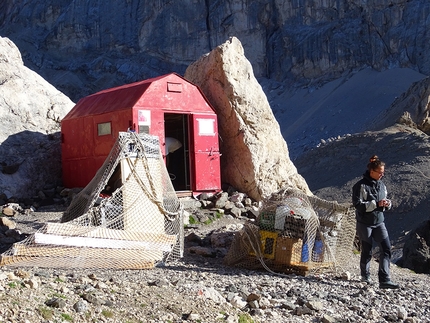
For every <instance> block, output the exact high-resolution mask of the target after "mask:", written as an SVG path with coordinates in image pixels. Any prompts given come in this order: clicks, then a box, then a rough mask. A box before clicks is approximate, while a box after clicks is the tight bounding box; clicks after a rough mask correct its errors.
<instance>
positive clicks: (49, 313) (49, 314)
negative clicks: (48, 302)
mask: <svg viewBox="0 0 430 323" xmlns="http://www.w3.org/2000/svg"><path fill="white" fill-rule="evenodd" d="M37 310H38V311H39V313H40V315H42V317H43V318H44V319H45V320H51V319H52V318H53V317H54V311H53V310H51V309H50V308H47V307H39V308H38V309H37Z"/></svg>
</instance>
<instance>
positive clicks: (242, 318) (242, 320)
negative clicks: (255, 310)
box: [237, 313, 255, 323]
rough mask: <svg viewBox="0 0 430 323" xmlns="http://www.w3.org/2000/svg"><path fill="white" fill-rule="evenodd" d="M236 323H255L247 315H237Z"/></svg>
mask: <svg viewBox="0 0 430 323" xmlns="http://www.w3.org/2000/svg"><path fill="white" fill-rule="evenodd" d="M237 322H238V323H255V322H254V320H253V319H252V317H251V316H250V315H249V314H248V313H241V314H239V320H238V321H237Z"/></svg>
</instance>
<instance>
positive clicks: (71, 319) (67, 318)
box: [61, 313, 73, 322]
mask: <svg viewBox="0 0 430 323" xmlns="http://www.w3.org/2000/svg"><path fill="white" fill-rule="evenodd" d="M61 317H62V318H63V320H65V321H68V322H73V318H72V317H71V316H70V315H69V314H66V313H62V314H61Z"/></svg>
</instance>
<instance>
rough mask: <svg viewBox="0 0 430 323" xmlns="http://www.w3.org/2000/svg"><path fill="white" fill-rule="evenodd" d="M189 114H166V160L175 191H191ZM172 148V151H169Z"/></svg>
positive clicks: (164, 153)
mask: <svg viewBox="0 0 430 323" xmlns="http://www.w3.org/2000/svg"><path fill="white" fill-rule="evenodd" d="M188 123H189V122H188V114H180V113H165V114H164V135H165V138H164V142H165V145H164V147H165V151H164V152H163V155H165V156H166V159H165V162H166V167H167V171H168V172H169V176H170V180H171V181H172V184H173V187H174V189H175V191H191V189H192V188H191V175H190V156H189V155H190V154H189V148H188V145H189V138H188V137H189V135H188V134H189V126H188ZM169 150H170V151H169Z"/></svg>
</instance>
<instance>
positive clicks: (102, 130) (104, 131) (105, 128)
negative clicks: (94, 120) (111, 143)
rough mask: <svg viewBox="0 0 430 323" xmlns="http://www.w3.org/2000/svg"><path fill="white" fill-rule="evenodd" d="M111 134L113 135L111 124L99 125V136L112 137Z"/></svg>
mask: <svg viewBox="0 0 430 323" xmlns="http://www.w3.org/2000/svg"><path fill="white" fill-rule="evenodd" d="M111 133H112V126H111V123H110V122H104V123H98V124H97V134H98V135H99V136H105V135H110V134H111Z"/></svg>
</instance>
